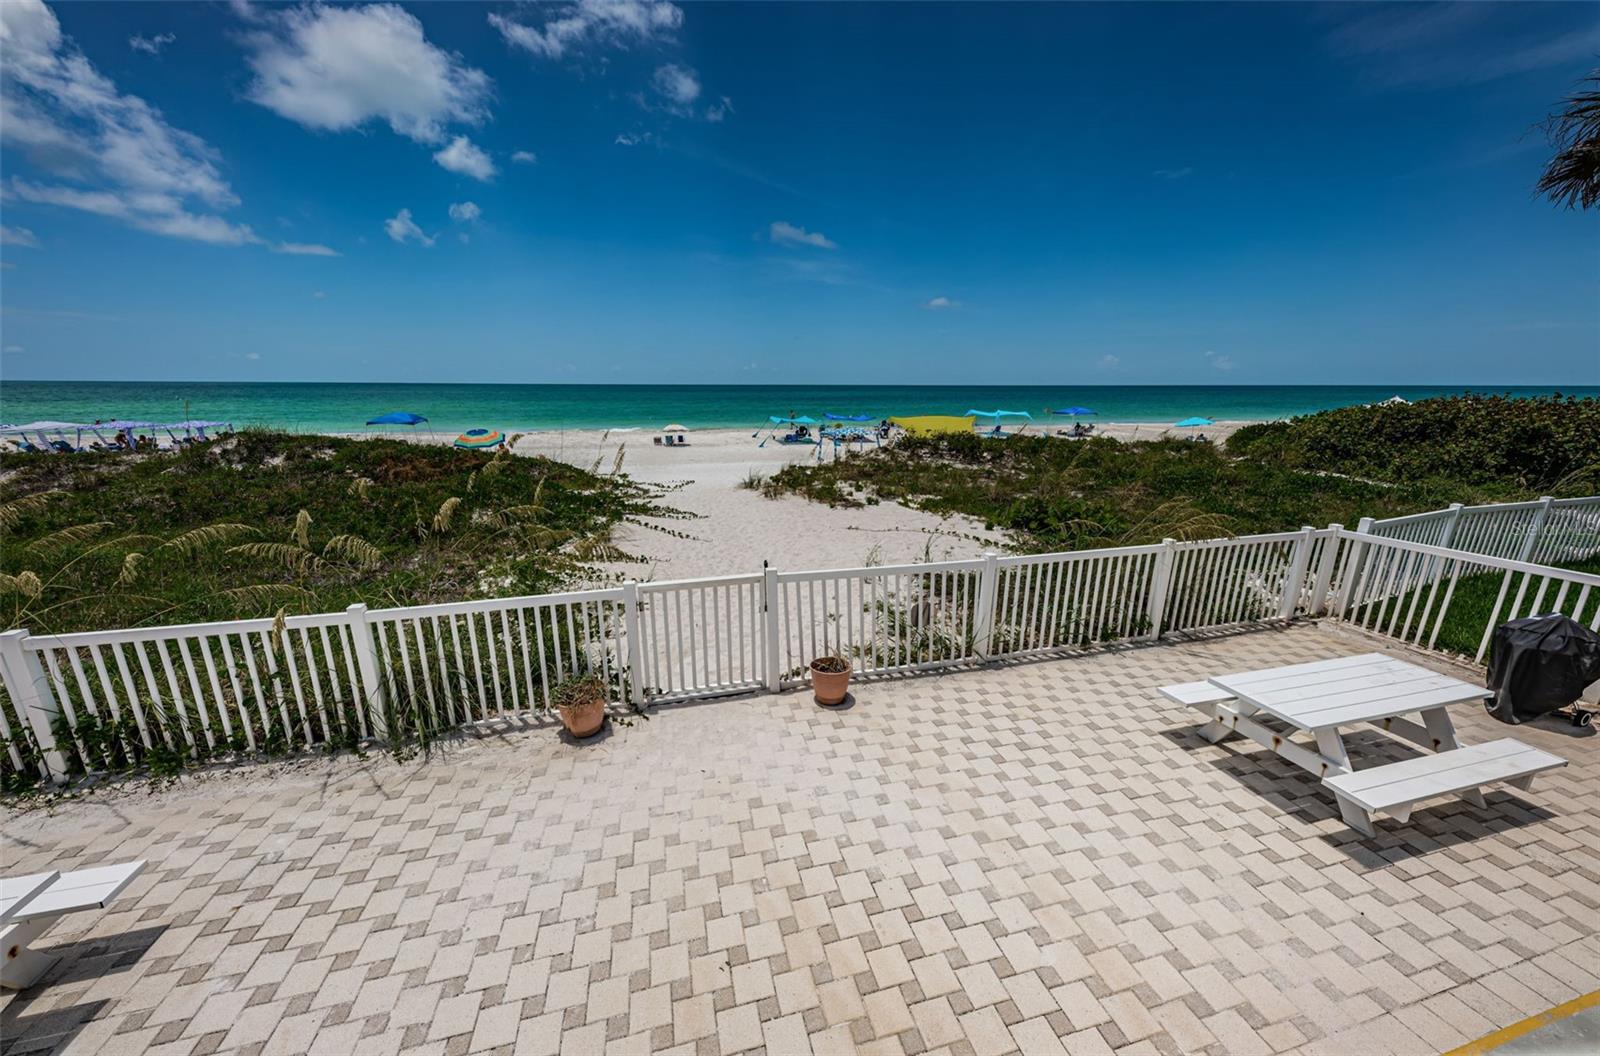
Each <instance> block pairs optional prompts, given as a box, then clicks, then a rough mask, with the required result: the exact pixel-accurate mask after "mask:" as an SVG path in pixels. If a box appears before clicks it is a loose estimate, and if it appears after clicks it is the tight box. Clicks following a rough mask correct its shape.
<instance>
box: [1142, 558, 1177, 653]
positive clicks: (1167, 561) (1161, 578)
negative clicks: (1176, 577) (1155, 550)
mask: <svg viewBox="0 0 1600 1056" xmlns="http://www.w3.org/2000/svg"><path fill="white" fill-rule="evenodd" d="M1177 545H1178V541H1177V540H1176V539H1163V540H1161V552H1160V553H1159V554H1157V555H1156V570H1155V574H1154V575H1153V576H1151V577H1150V598H1149V600H1148V601H1147V602H1146V608H1145V615H1146V616H1148V617H1149V619H1150V638H1151V640H1152V641H1154V640H1155V639H1157V638H1160V637H1161V620H1162V617H1164V616H1165V615H1166V612H1167V588H1168V586H1169V585H1170V584H1171V582H1172V560H1173V556H1174V554H1175V553H1176V551H1177Z"/></svg>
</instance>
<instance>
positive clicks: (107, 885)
mask: <svg viewBox="0 0 1600 1056" xmlns="http://www.w3.org/2000/svg"><path fill="white" fill-rule="evenodd" d="M144 866H145V863H144V862H123V863H121V864H119V865H102V866H97V867H95V868H92V869H79V870H76V871H75V872H70V873H62V874H61V875H60V876H58V877H57V878H56V879H55V881H54V882H53V883H51V884H50V885H49V886H47V887H45V888H44V890H43V891H41V892H39V893H38V894H36V895H34V896H33V898H32V899H30V900H29V901H28V902H27V903H26V904H25V905H23V906H21V907H19V908H18V910H17V912H16V913H15V915H14V916H13V917H12V918H11V920H12V922H11V923H10V924H8V925H7V926H6V927H5V928H4V929H0V947H3V948H4V949H5V962H4V964H0V986H3V987H5V988H6V989H7V990H22V989H25V988H26V987H29V986H32V985H33V984H34V983H36V982H38V981H39V977H40V976H42V975H44V973H45V972H47V971H49V970H50V966H51V965H53V964H55V963H56V960H57V958H55V957H52V956H50V955H49V954H44V953H40V952H39V951H38V950H33V949H29V946H30V944H31V943H33V942H34V941H35V940H37V939H38V938H39V936H41V935H43V934H44V933H45V931H47V930H48V929H49V927H50V926H51V925H52V924H54V923H55V922H56V921H57V920H59V919H60V918H61V917H63V916H65V915H66V914H68V913H78V912H82V911H84V910H89V909H104V908H105V907H106V906H107V905H109V904H110V903H111V901H112V900H113V899H115V898H116V897H117V896H118V895H120V894H122V892H123V890H124V889H126V888H127V886H128V885H129V884H131V883H133V879H134V877H136V876H138V875H139V874H140V873H141V872H143V871H144Z"/></svg>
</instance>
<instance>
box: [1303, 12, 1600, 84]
mask: <svg viewBox="0 0 1600 1056" xmlns="http://www.w3.org/2000/svg"><path fill="white" fill-rule="evenodd" d="M1340 10H1341V11H1342V12H1343V14H1344V17H1342V18H1339V19H1338V20H1337V21H1336V24H1335V25H1334V27H1333V29H1332V30H1331V31H1330V32H1329V34H1328V37H1327V42H1328V45H1329V47H1330V48H1331V49H1332V50H1333V51H1334V52H1335V53H1336V54H1338V55H1339V56H1341V57H1342V58H1345V59H1348V60H1351V61H1353V62H1356V63H1358V64H1360V65H1362V66H1363V67H1364V71H1365V73H1366V75H1367V76H1368V77H1369V78H1370V79H1372V80H1373V81H1374V82H1375V83H1377V84H1380V85H1383V86H1387V87H1397V86H1403V85H1420V86H1424V87H1432V88H1442V87H1449V86H1452V85H1463V84H1480V83H1483V82H1486V81H1492V80H1496V79H1498V78H1501V77H1509V76H1512V75H1515V74H1519V73H1528V72H1530V71H1534V70H1542V69H1548V68H1551V67H1558V66H1566V65H1571V64H1576V63H1582V62H1585V61H1586V60H1590V59H1592V58H1593V57H1594V54H1595V52H1596V51H1600V25H1597V24H1595V23H1594V21H1593V20H1592V19H1590V20H1588V21H1587V22H1586V23H1585V24H1583V25H1581V26H1579V27H1578V28H1575V29H1569V30H1564V31H1562V32H1559V33H1556V34H1555V35H1553V36H1552V35H1540V36H1535V35H1533V33H1532V32H1531V31H1529V30H1528V29H1527V27H1528V26H1529V25H1530V23H1528V22H1527V21H1526V20H1520V21H1519V20H1517V18H1518V16H1517V15H1514V14H1510V13H1509V12H1510V11H1511V10H1514V9H1513V8H1502V7H1501V6H1500V5H1496V4H1401V5H1396V6H1386V5H1351V6H1350V7H1348V8H1344V9H1340ZM1497 20H1498V22H1499V24H1498V25H1493V23H1495V22H1496V21H1497Z"/></svg>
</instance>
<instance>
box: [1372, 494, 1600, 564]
mask: <svg viewBox="0 0 1600 1056" xmlns="http://www.w3.org/2000/svg"><path fill="white" fill-rule="evenodd" d="M1357 530H1358V531H1367V532H1370V533H1371V534H1373V535H1377V536H1381V537H1383V538H1385V539H1398V540H1400V541H1402V542H1407V543H1421V544H1423V545H1425V546H1440V547H1445V548H1448V549H1451V550H1464V551H1466V552H1468V553H1472V554H1482V555H1483V556H1485V557H1502V558H1508V559H1511V560H1514V561H1531V562H1535V563H1539V564H1548V563H1550V562H1553V561H1572V560H1578V559H1582V558H1585V557H1588V556H1590V555H1592V554H1594V553H1595V552H1596V551H1600V495H1589V496H1585V497H1583V498H1576V499H1553V498H1551V497H1549V496H1548V495H1547V496H1545V497H1544V498H1542V499H1538V500H1536V501H1534V502H1504V503H1497V504H1494V505H1491V506H1462V505H1461V504H1460V503H1453V504H1451V506H1450V507H1449V508H1448V509H1443V510H1430V511H1429V512H1427V513H1414V514H1411V515H1410V516H1407V517H1391V518H1389V519H1387V520H1382V521H1374V520H1372V519H1371V518H1367V519H1364V520H1363V521H1362V522H1361V526H1360V527H1359V528H1358V529H1357Z"/></svg>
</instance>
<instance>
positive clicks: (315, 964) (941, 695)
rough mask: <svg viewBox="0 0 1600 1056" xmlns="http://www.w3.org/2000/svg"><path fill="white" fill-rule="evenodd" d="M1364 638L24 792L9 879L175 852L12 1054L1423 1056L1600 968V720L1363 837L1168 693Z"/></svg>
mask: <svg viewBox="0 0 1600 1056" xmlns="http://www.w3.org/2000/svg"><path fill="white" fill-rule="evenodd" d="M1372 648H1373V645H1372V643H1371V642H1368V641H1362V640H1357V639H1353V638H1348V637H1339V636H1335V635H1333V634H1329V633H1327V632H1324V631H1323V630H1321V629H1318V628H1314V627H1297V628H1293V629H1289V630H1276V631H1263V632H1257V633H1251V634H1242V635H1237V636H1233V637H1219V638H1215V639H1212V640H1208V641H1204V642H1190V643H1184V644H1176V645H1172V644H1169V645H1162V646H1156V647H1147V648H1132V649H1124V650H1119V651H1114V652H1107V653H1101V654H1097V655H1092V656H1087V657H1080V658H1073V659H1064V660H1051V661H1045V662H1039V663H1031V664H1023V665H1017V666H1012V667H1002V668H992V669H987V670H981V671H965V672H957V673H950V674H946V675H943V676H938V677H923V678H917V679H909V680H904V681H894V682H885V683H877V684H870V685H866V686H858V687H857V689H858V691H859V699H858V701H857V702H856V703H855V705H854V706H853V707H850V708H848V709H847V710H842V711H838V712H824V711H822V710H820V709H818V708H817V707H816V706H815V705H814V704H813V703H812V702H811V700H810V698H809V696H808V695H805V694H802V693H790V694H786V695H782V696H776V697H774V696H766V695H756V696H748V697H742V698H734V699H727V700H722V701H715V702H708V703H700V704H695V705H689V706H682V707H677V708H670V709H667V708H663V709H660V710H659V711H657V712H656V713H654V714H653V715H652V717H651V718H650V719H649V721H640V722H636V723H635V724H634V725H633V726H631V727H627V728H613V729H612V730H611V731H610V733H609V734H608V735H607V736H605V737H603V739H600V740H598V741H597V742H594V743H590V744H587V745H583V746H573V745H570V744H566V743H562V742H561V741H560V740H559V739H558V738H557V736H556V735H555V734H554V733H553V732H552V731H551V730H549V729H547V728H545V729H508V730H506V731H505V732H504V734H503V735H495V736H486V737H483V738H480V739H475V740H470V741H467V742H464V743H453V744H451V745H448V746H445V747H443V748H440V749H438V750H436V751H435V752H434V753H432V755H431V757H429V758H427V759H413V760H410V761H406V762H397V761H395V760H394V759H392V758H390V757H388V756H384V755H379V756H373V757H371V758H369V759H367V760H356V759H349V758H345V759H333V760H314V761H304V762H299V763H295V764H291V765H289V766H271V767H257V768H253V769H251V770H248V771H246V772H245V773H243V774H234V775H225V776H219V777H208V778H205V779H200V780H188V781H185V783H184V785H183V786H182V787H180V788H177V789H173V790H168V791H165V792H158V793H150V792H147V791H144V790H142V789H141V790H138V791H134V792H132V793H120V794H115V795H94V796H89V797H87V798H85V799H83V800H81V801H78V802H72V803H68V804H66V805H64V806H62V807H60V808H59V809H56V810H55V811H53V812H51V813H45V812H43V811H36V812H31V813H28V814H25V815H21V816H18V815H10V816H7V817H6V818H5V824H4V844H3V848H4V855H3V857H4V870H5V871H6V872H8V873H17V872H30V871H34V870H38V869H43V868H46V867H51V868H60V869H69V868H75V867H80V866H85V865H92V864H97V863H104V862H113V861H122V860H126V859H130V858H147V859H149V860H150V866H149V868H148V869H147V871H146V872H145V873H144V874H143V876H141V877H140V878H139V879H138V880H137V881H136V882H135V884H134V885H133V886H132V887H131V888H130V889H129V891H128V893H127V894H126V895H124V897H123V898H122V899H121V900H120V901H119V902H117V903H116V904H115V905H114V906H113V907H112V908H111V909H110V910H108V911H107V912H105V913H102V914H85V915H81V916H78V917H69V918H66V919H64V920H63V921H62V922H61V923H60V924H58V925H57V926H56V928H55V929H54V930H52V931H51V932H50V933H49V934H48V935H47V936H46V937H45V939H44V940H43V941H42V943H41V945H42V948H44V949H46V950H49V951H50V952H53V953H58V954H62V955H64V956H63V959H62V963H61V964H60V965H58V966H57V967H56V968H55V969H53V970H52V971H51V973H50V974H49V975H48V976H47V977H46V978H45V980H44V981H43V982H42V983H40V984H39V985H38V986H37V987H35V988H34V989H33V990H30V991H28V992H26V993H25V994H21V995H10V996H8V997H7V998H5V1000H6V1001H8V1002H9V1004H8V1005H7V1006H6V1007H5V1009H4V1011H3V1013H0V1035H3V1039H4V1040H3V1043H0V1045H3V1048H4V1051H5V1052H7V1053H13V1052H14V1053H19V1054H20V1053H27V1052H45V1051H55V1052H84V1053H124V1052H127V1053H133V1052H146V1051H148V1052H152V1053H157V1052H159V1053H171V1054H188V1053H210V1052H219V1051H221V1052H241V1053H252V1054H255V1053H300V1052H312V1053H336V1054H345V1053H363V1052H372V1053H391V1052H415V1053H452V1054H459V1053H469V1052H498V1053H510V1052H517V1053H530V1054H533V1053H541V1054H543V1053H549V1054H554V1053H576V1054H591V1053H593V1054H599V1053H606V1052H620V1053H644V1052H653V1051H673V1052H682V1053H694V1054H698V1056H716V1054H719V1053H732V1052H739V1051H760V1050H761V1049H762V1048H763V1047H765V1050H766V1051H767V1052H769V1053H772V1054H787V1053H803V1052H816V1053H827V1054H831V1053H845V1052H850V1051H855V1050H859V1051H864V1052H884V1053H900V1052H920V1051H925V1050H937V1051H944V1052H951V1053H976V1054H979V1056H991V1054H999V1053H1007V1052H1013V1051H1019V1050H1020V1051H1022V1052H1026V1053H1029V1054H1034V1053H1048V1052H1057V1051H1061V1050H1062V1049H1065V1050H1066V1051H1069V1052H1073V1053H1092V1052H1106V1051H1118V1052H1160V1053H1175V1052H1210V1053H1230V1054H1246V1053H1256V1052H1283V1051H1290V1050H1297V1049H1299V1050H1304V1051H1313V1052H1327V1053H1368V1052H1370V1053H1384V1052H1397V1053H1424V1052H1437V1051H1440V1050H1441V1049H1447V1048H1450V1047H1452V1046H1455V1045H1458V1044H1461V1043H1463V1042H1465V1041H1468V1040H1470V1039H1472V1038H1475V1037H1477V1036H1480V1035H1482V1034H1485V1033H1487V1032H1489V1031H1490V1030H1492V1029H1494V1028H1496V1027H1499V1026H1502V1025H1505V1024H1507V1023H1510V1022H1512V1021H1514V1020H1517V1019H1521V1018H1522V1017H1524V1016H1527V1015H1530V1014H1532V1013H1534V1012H1537V1011H1540V1010H1542V1009H1545V1008H1547V1007H1549V1006H1551V1005H1554V1004H1557V1003H1559V1002H1561V1001H1564V1000H1567V999H1569V998H1571V997H1574V996H1577V995H1578V994H1581V993H1584V992H1586V991H1590V990H1593V989H1596V988H1597V987H1600V760H1597V756H1596V752H1595V749H1594V744H1595V743H1596V742H1594V741H1592V740H1585V739H1583V738H1580V737H1577V736H1569V735H1568V734H1567V733H1566V732H1564V731H1563V730H1562V729H1560V728H1557V727H1556V726H1554V725H1551V726H1535V727H1522V728H1520V729H1519V730H1517V731H1516V736H1517V737H1519V738H1521V739H1523V740H1526V741H1527V742H1528V743H1530V744H1534V745H1537V746H1539V747H1542V748H1546V749H1548V750H1550V751H1554V752H1556V753H1558V754H1561V755H1564V756H1566V757H1567V758H1569V759H1570V760H1571V765H1570V766H1569V767H1568V768H1566V769H1565V770H1562V771H1557V772H1555V773H1552V774H1549V775H1545V776H1544V777H1542V778H1541V779H1540V780H1539V781H1538V782H1537V783H1536V784H1535V786H1534V789H1533V791H1532V792H1531V793H1515V792H1512V791H1510V790H1505V789H1497V790H1494V791H1492V792H1490V793H1489V796H1488V804H1489V805H1488V809H1487V810H1480V809H1478V808H1475V807H1472V806H1469V805H1468V804H1466V803H1465V802H1447V803H1443V804H1436V805H1434V806H1431V807H1427V808H1424V809H1421V810H1419V811H1418V812H1417V814H1416V815H1415V816H1414V817H1413V819H1412V821H1411V822H1410V824H1408V825H1404V826H1401V825H1396V824H1394V823H1393V822H1390V821H1381V822H1380V824H1379V836H1378V838H1377V839H1376V840H1366V839H1363V838H1362V837H1360V836H1359V835H1358V834H1356V833H1355V832H1353V831H1352V830H1350V829H1348V828H1346V827H1345V826H1344V824H1343V823H1342V822H1341V821H1340V820H1339V817H1338V811H1337V809H1336V807H1335V804H1334V800H1333V797H1332V796H1331V795H1330V794H1328V793H1327V792H1326V791H1325V790H1323V789H1322V788H1321V787H1320V786H1319V785H1318V783H1317V782H1316V781H1315V780H1314V779H1313V778H1311V777H1310V776H1309V775H1306V774H1304V773H1302V772H1301V771H1299V770H1298V769H1296V768H1295V767H1293V766H1291V765H1289V764H1287V763H1285V762H1284V761H1283V760H1281V759H1278V758H1277V757H1275V756H1274V755H1272V754H1271V753H1269V752H1267V751H1265V750H1263V749H1260V748H1258V747H1256V746H1255V745H1254V744H1251V743H1249V742H1246V741H1240V740H1232V741H1228V742H1225V743H1224V744H1221V745H1215V746H1213V745H1209V744H1207V743H1206V742H1205V741H1204V740H1202V739H1201V738H1200V737H1198V736H1197V735H1196V734H1195V732H1194V731H1195V728H1196V726H1197V724H1198V717H1197V716H1196V714H1195V713H1194V712H1192V711H1190V710H1188V709H1185V708H1182V707H1180V706H1178V705H1175V704H1171V703H1169V702H1167V701H1164V700H1163V699H1162V698H1160V697H1159V696H1158V695H1157V693H1156V691H1155V687H1156V686H1158V685H1162V684H1165V683H1170V682H1177V681H1184V680H1190V679H1195V678H1199V677H1203V676H1205V675H1207V674H1215V673H1219V672H1222V671H1227V670H1241V669H1246V668H1255V667H1265V666H1272V665H1276V664H1286V663H1295V662H1300V661H1307V660H1313V659H1317V658H1321V657H1328V656H1335V655H1344V654H1350V653H1357V652H1363V651H1370V650H1371V649H1372ZM1455 714H1456V719H1457V726H1458V730H1459V734H1460V736H1461V739H1462V741H1463V742H1465V743H1472V742H1475V741H1482V740H1487V739H1490V738H1492V737H1497V736H1503V735H1504V734H1505V732H1506V731H1505V728H1504V727H1503V726H1501V725H1499V724H1498V723H1495V722H1493V721H1492V720H1490V719H1488V718H1487V717H1486V716H1484V715H1483V713H1482V712H1481V710H1478V709H1477V708H1475V707H1463V708H1458V709H1456V710H1455ZM1352 741H1353V743H1352V754H1353V755H1354V757H1355V758H1356V760H1357V763H1358V765H1359V764H1360V762H1361V760H1362V759H1363V758H1365V759H1367V760H1369V761H1370V760H1372V759H1373V758H1374V757H1375V756H1380V755H1381V756H1382V757H1384V758H1389V759H1397V758H1403V757H1404V756H1405V754H1406V752H1405V750H1404V749H1401V748H1398V747H1392V748H1391V747H1389V743H1387V742H1385V741H1384V740H1383V738H1382V736H1381V735H1379V734H1377V733H1376V732H1374V733H1372V734H1371V735H1370V736H1365V735H1362V736H1358V737H1356V738H1353V739H1352Z"/></svg>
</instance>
